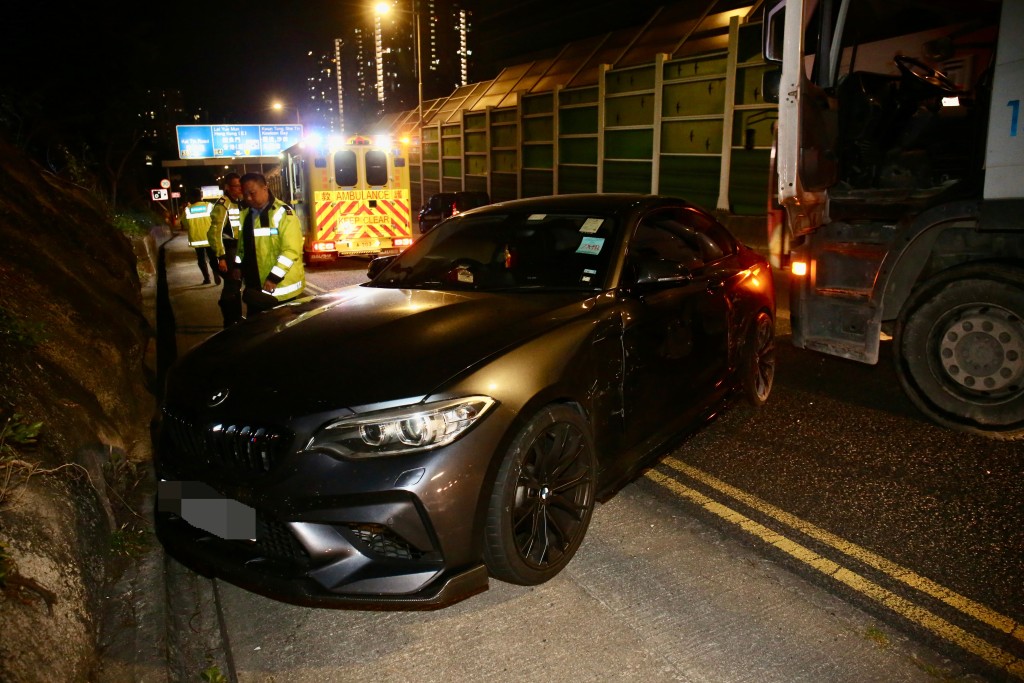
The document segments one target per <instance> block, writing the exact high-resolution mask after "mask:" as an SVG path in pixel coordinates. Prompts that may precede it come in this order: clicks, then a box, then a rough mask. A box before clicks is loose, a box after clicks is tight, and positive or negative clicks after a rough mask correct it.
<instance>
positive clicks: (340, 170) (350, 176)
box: [334, 150, 359, 187]
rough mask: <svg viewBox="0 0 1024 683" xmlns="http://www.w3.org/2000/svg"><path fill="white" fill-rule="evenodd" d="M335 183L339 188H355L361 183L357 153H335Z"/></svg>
mask: <svg viewBox="0 0 1024 683" xmlns="http://www.w3.org/2000/svg"><path fill="white" fill-rule="evenodd" d="M334 182H335V184H337V185H338V186H339V187H355V185H356V184H358V183H359V171H358V169H357V168H356V153H355V152H353V151H351V150H344V151H341V152H335V153H334Z"/></svg>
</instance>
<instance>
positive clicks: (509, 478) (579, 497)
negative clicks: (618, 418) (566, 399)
mask: <svg viewBox="0 0 1024 683" xmlns="http://www.w3.org/2000/svg"><path fill="white" fill-rule="evenodd" d="M595 465H596V460H595V457H594V447H593V441H592V438H591V436H590V428H589V426H588V425H587V423H586V420H584V418H583V417H582V416H581V415H580V414H579V412H577V411H576V410H574V409H573V408H572V407H570V406H567V405H551V406H548V407H547V408H545V409H543V410H541V411H540V412H539V413H537V414H536V415H535V416H534V417H533V418H532V419H531V420H530V421H529V422H528V423H527V424H526V426H525V427H523V429H522V430H520V432H519V433H518V434H517V436H516V438H515V439H514V440H513V442H512V444H511V446H510V447H509V449H508V452H507V453H506V454H505V458H504V460H503V461H502V463H501V466H500V467H499V469H498V474H497V477H496V478H495V483H494V489H493V491H492V493H491V499H490V504H489V506H488V510H487V525H486V538H485V543H484V561H485V563H486V565H487V569H488V571H489V572H490V574H491V576H493V577H495V578H497V579H501V580H502V581H507V582H509V583H516V584H521V585H526V586H532V585H536V584H540V583H544V582H545V581H547V580H549V579H551V578H552V577H554V576H555V575H556V574H558V572H560V571H561V570H562V569H563V568H564V567H565V565H566V564H568V563H569V560H570V559H572V556H573V555H574V554H575V552H576V550H577V549H578V548H579V546H580V544H581V543H582V542H583V537H584V535H585V534H586V531H587V526H588V525H589V524H590V517H591V515H592V513H593V510H594V494H595V488H596V482H595V471H596V467H595Z"/></svg>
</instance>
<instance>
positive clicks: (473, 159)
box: [466, 154, 487, 175]
mask: <svg viewBox="0 0 1024 683" xmlns="http://www.w3.org/2000/svg"><path fill="white" fill-rule="evenodd" d="M466 175H487V157H486V156H484V155H482V154H481V155H476V154H474V155H473V156H467V157H466Z"/></svg>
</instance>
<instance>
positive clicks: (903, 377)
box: [894, 266, 1024, 441]
mask: <svg viewBox="0 0 1024 683" xmlns="http://www.w3.org/2000/svg"><path fill="white" fill-rule="evenodd" d="M894 341H895V351H896V353H895V360H896V370H897V372H898V374H899V378H900V383H901V384H902V385H903V389H904V391H905V392H906V393H907V395H908V396H909V397H910V398H911V400H912V401H913V402H914V403H915V404H916V405H917V407H918V408H919V409H920V410H921V411H922V412H924V413H925V414H926V415H927V416H928V417H930V418H931V419H932V420H934V421H935V422H938V423H939V424H941V425H944V426H947V427H951V428H953V429H958V430H960V431H964V432H970V433H974V434H980V435H982V436H986V437H989V438H993V439H1000V440H1006V441H1012V440H1016V439H1024V275H1022V274H1021V273H1019V272H1017V271H1015V270H1013V269H1011V268H1006V267H1001V266H987V267H983V268H979V267H969V268H964V269H960V270H959V271H958V272H957V273H956V275H955V276H951V277H943V278H941V279H939V280H937V281H935V282H933V283H930V284H929V285H927V286H926V287H923V288H921V289H920V290H919V291H918V292H917V293H916V294H915V295H913V296H912V297H911V299H910V301H908V302H907V305H906V307H905V308H904V312H903V314H901V316H900V320H899V322H898V324H897V326H896V334H895V337H894Z"/></svg>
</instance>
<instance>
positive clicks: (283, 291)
mask: <svg viewBox="0 0 1024 683" xmlns="http://www.w3.org/2000/svg"><path fill="white" fill-rule="evenodd" d="M250 213H252V214H253V231H252V232H253V240H254V241H255V247H256V250H255V251H256V264H257V266H258V267H259V275H260V283H263V282H265V281H267V280H270V281H271V282H273V283H275V284H276V285H277V287H276V289H274V291H273V295H274V297H275V298H277V300H278V301H287V300H288V299H294V298H295V297H297V296H299V295H300V294H302V291H303V290H304V289H305V288H306V271H305V268H304V267H303V265H302V245H303V242H304V239H303V237H302V225H301V224H300V223H299V219H298V217H297V216H296V215H295V212H294V211H292V207H290V206H288V205H287V204H285V203H284V202H282V201H281V200H280V199H274V201H273V203H272V204H271V205H270V206H268V207H267V208H265V209H264V210H263V211H262V212H254V211H253V210H252V209H250V208H248V207H246V208H245V209H243V210H242V216H241V223H242V225H243V226H244V225H245V221H246V220H247V217H248V215H249V214H250ZM244 256H245V230H244V229H243V230H241V231H240V232H239V233H238V254H237V255H236V256H235V264H236V266H237V267H239V268H241V267H242V263H243V262H244ZM243 272H244V269H243Z"/></svg>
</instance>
